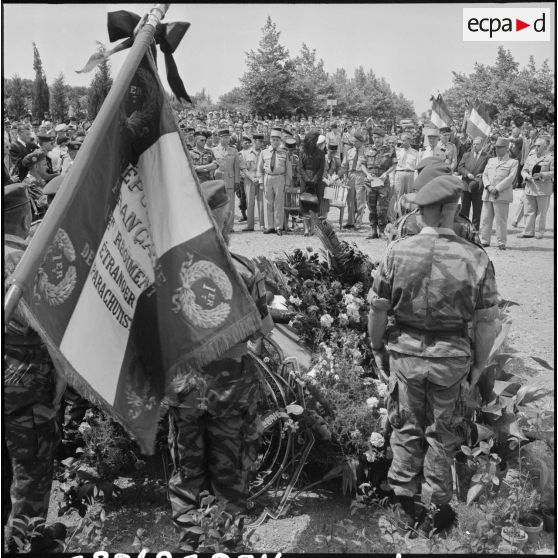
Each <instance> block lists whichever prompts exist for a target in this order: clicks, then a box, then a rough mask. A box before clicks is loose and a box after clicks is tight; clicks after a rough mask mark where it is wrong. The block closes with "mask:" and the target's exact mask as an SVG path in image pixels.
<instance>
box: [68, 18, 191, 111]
mask: <svg viewBox="0 0 558 558" xmlns="http://www.w3.org/2000/svg"><path fill="white" fill-rule="evenodd" d="M140 20H141V17H140V16H139V15H137V14H134V13H133V12H127V11H126V10H119V11H117V12H109V13H108V14H107V27H108V33H109V40H110V42H111V43H113V42H114V41H118V40H120V39H125V40H124V41H122V42H121V43H119V44H118V45H116V46H115V47H114V48H113V49H111V50H109V51H107V52H105V53H104V54H103V53H100V52H98V53H95V54H93V56H91V57H90V58H89V60H88V61H87V64H86V65H85V66H84V68H83V69H81V70H78V71H77V73H84V72H89V71H91V70H92V69H93V68H94V67H95V66H96V65H97V64H99V62H101V61H102V60H103V59H106V58H108V57H109V56H111V55H112V54H114V53H116V52H120V51H121V50H125V49H127V48H130V47H131V46H132V44H133V43H134V30H135V29H136V27H137V25H138V23H139V22H140ZM189 27H190V24H189V23H187V22H181V21H175V22H172V23H159V24H158V25H157V28H156V30H155V36H154V39H155V43H156V44H158V45H159V48H160V49H161V52H162V53H163V54H164V56H165V66H166V69H167V80H168V82H169V85H170V88H171V91H172V92H173V94H174V96H175V97H176V98H177V99H178V100H179V101H180V100H181V99H184V100H185V101H186V102H188V103H192V101H191V99H190V97H189V96H188V93H186V89H185V88H184V83H183V82H182V79H181V77H180V75H179V74H178V68H177V67H176V62H175V61H174V58H173V56H172V55H173V53H174V51H175V50H176V49H177V47H178V45H179V44H180V41H181V40H182V37H184V35H185V34H186V31H188V28H189ZM151 51H152V53H153V58H154V59H155V61H156V60H157V49H156V48H155V45H151Z"/></svg>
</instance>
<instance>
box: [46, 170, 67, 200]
mask: <svg viewBox="0 0 558 558" xmlns="http://www.w3.org/2000/svg"><path fill="white" fill-rule="evenodd" d="M64 178H66V177H65V175H58V176H55V177H54V178H53V179H52V180H49V181H48V182H47V184H46V186H45V187H44V188H43V194H47V195H50V196H53V195H54V194H56V192H58V189H59V188H60V186H61V184H62V182H64Z"/></svg>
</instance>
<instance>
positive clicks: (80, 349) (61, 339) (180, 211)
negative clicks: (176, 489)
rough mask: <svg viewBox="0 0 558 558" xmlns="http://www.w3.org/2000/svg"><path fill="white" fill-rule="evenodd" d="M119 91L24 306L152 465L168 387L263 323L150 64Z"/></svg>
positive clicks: (84, 388)
mask: <svg viewBox="0 0 558 558" xmlns="http://www.w3.org/2000/svg"><path fill="white" fill-rule="evenodd" d="M124 91H125V94H123V96H122V97H121V98H119V99H116V100H115V99H114V98H113V99H111V106H110V107H103V110H104V114H103V119H102V120H103V122H105V124H104V126H105V129H104V131H103V133H102V135H99V134H98V133H97V134H95V133H93V130H92V131H91V133H90V134H88V136H87V138H86V140H85V142H84V145H83V147H82V148H81V149H80V151H79V154H78V156H77V158H76V161H75V163H76V169H78V170H77V171H76V172H79V173H80V176H79V177H77V178H78V180H79V183H78V188H77V189H76V195H74V196H73V198H72V199H71V201H70V202H69V203H67V204H66V205H65V206H64V207H63V208H62V207H58V208H57V210H56V211H58V212H59V213H61V218H60V221H59V228H58V231H57V233H56V236H55V238H54V241H53V242H52V243H51V245H50V247H49V249H48V251H47V252H46V254H45V257H44V259H43V261H42V264H41V266H40V269H39V273H38V274H37V276H36V277H35V278H33V280H32V282H31V284H29V285H28V286H27V289H26V290H27V294H26V296H25V299H24V301H23V303H24V306H25V307H26V308H27V310H28V313H29V314H30V316H31V319H32V323H33V325H34V326H35V327H36V328H37V330H38V331H39V333H40V334H41V335H42V337H43V339H44V340H45V342H46V343H47V345H48V347H49V350H50V352H51V354H52V356H53V359H54V361H55V363H56V365H57V368H58V369H59V370H60V371H61V372H63V373H64V374H65V376H66V377H67V378H68V380H69V382H70V383H71V384H72V385H73V386H74V387H75V388H76V389H77V390H78V391H79V392H80V393H82V394H83V395H84V396H85V397H87V398H88V399H90V400H91V401H92V402H94V403H96V404H97V405H99V406H101V407H102V408H104V409H105V410H107V411H108V412H110V413H111V415H112V416H113V417H114V418H116V419H118V420H119V421H120V422H121V423H122V424H123V425H124V426H125V427H126V428H127V429H128V430H129V431H130V432H131V433H132V434H133V435H134V436H135V437H136V438H137V440H138V442H139V444H140V446H141V447H142V449H143V451H144V452H146V453H150V452H152V451H153V444H154V438H155V433H156V425H157V420H158V418H159V409H160V402H161V400H162V399H163V397H164V394H165V390H166V389H167V388H168V387H169V385H171V384H172V383H173V382H179V381H180V378H181V377H183V375H184V374H185V373H186V372H187V371H188V370H189V369H190V367H192V366H194V367H196V366H202V365H204V364H206V363H208V362H210V361H211V360H213V359H215V358H216V357H218V356H219V355H220V354H222V353H223V352H224V351H226V350H227V349H228V348H230V347H231V346H233V345H234V344H236V343H239V342H241V341H244V340H245V339H246V338H247V337H248V336H249V335H251V334H252V333H254V332H255V331H257V329H258V328H259V327H260V325H261V324H260V317H259V313H258V311H257V309H256V306H255V304H254V303H253V301H252V299H251V297H250V296H249V294H248V292H247V290H246V287H245V285H244V283H243V281H242V279H241V278H240V277H239V275H238V274H237V272H236V270H235V268H234V266H233V264H232V261H231V259H230V255H229V253H228V250H227V248H226V246H225V244H224V242H223V239H222V237H221V234H220V232H218V231H217V230H216V229H215V226H214V221H213V219H212V217H211V213H210V211H209V209H208V207H207V204H206V202H205V201H204V199H203V197H202V195H201V190H200V185H199V183H198V180H197V177H196V174H195V172H194V171H193V169H192V165H191V162H190V159H189V156H188V154H187V150H186V149H185V147H184V145H183V143H182V140H181V136H180V134H179V132H178V128H177V125H176V122H175V119H174V115H173V113H172V111H171V108H170V106H169V103H168V101H167V99H166V96H165V93H164V90H163V88H162V86H161V83H160V81H159V78H158V75H157V71H156V68H155V66H154V63H153V59H152V57H151V54H150V53H147V54H146V55H145V56H144V57H143V59H142V61H141V63H140V65H139V67H138V68H137V71H136V72H135V74H134V75H133V77H132V79H131V81H130V82H129V84H128V86H127V87H126V88H124ZM108 101H109V98H107V100H106V101H105V103H107V102H108ZM100 116H101V115H99V117H98V118H100ZM107 118H108V124H107ZM97 125H99V126H101V125H102V124H101V123H98V122H97V121H95V123H94V125H93V127H95V126H97ZM90 136H91V137H90ZM79 158H81V159H83V160H82V161H78V159H79ZM78 163H79V164H78ZM72 170H73V169H72ZM71 172H72V171H71ZM72 179H73V180H75V179H76V177H75V176H74V177H72ZM67 180H68V179H67ZM67 180H66V181H65V183H67ZM61 188H62V189H63V188H64V184H62V186H61ZM57 201H58V202H61V200H57V199H55V200H54V203H55V204H56V202H57ZM51 210H54V206H53V207H51V208H50V209H49V211H51ZM46 218H48V212H47V217H46ZM40 230H41V229H40V227H39V229H38V231H37V233H36V235H40ZM30 248H31V246H30Z"/></svg>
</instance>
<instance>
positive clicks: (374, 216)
mask: <svg viewBox="0 0 558 558" xmlns="http://www.w3.org/2000/svg"><path fill="white" fill-rule="evenodd" d="M389 198H390V189H389V187H388V186H382V187H380V188H369V189H368V195H367V203H368V210H369V211H370V226H371V227H372V228H373V229H375V228H376V227H378V228H379V229H380V232H383V230H384V229H385V228H386V225H387V216H388V207H389Z"/></svg>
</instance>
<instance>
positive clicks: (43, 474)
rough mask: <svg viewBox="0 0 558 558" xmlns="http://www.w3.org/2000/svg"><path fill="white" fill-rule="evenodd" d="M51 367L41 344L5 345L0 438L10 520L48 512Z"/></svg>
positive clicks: (54, 439)
mask: <svg viewBox="0 0 558 558" xmlns="http://www.w3.org/2000/svg"><path fill="white" fill-rule="evenodd" d="M54 389H55V384H54V369H53V367H52V363H51V361H50V357H49V356H48V353H47V351H46V349H44V348H43V347H41V346H17V347H16V346H6V349H5V352H4V413H3V419H4V435H5V440H6V446H7V449H8V452H9V455H10V460H11V465H12V474H13V480H12V486H11V491H10V493H11V500H12V511H11V518H12V519H13V518H15V517H17V516H19V515H27V516H29V517H45V518H46V515H47V512H48V503H49V499H50V489H51V486H52V477H53V470H54V452H55V450H56V446H57V444H58V441H59V429H58V423H57V418H56V410H55V408H54V403H53V399H54Z"/></svg>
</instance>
